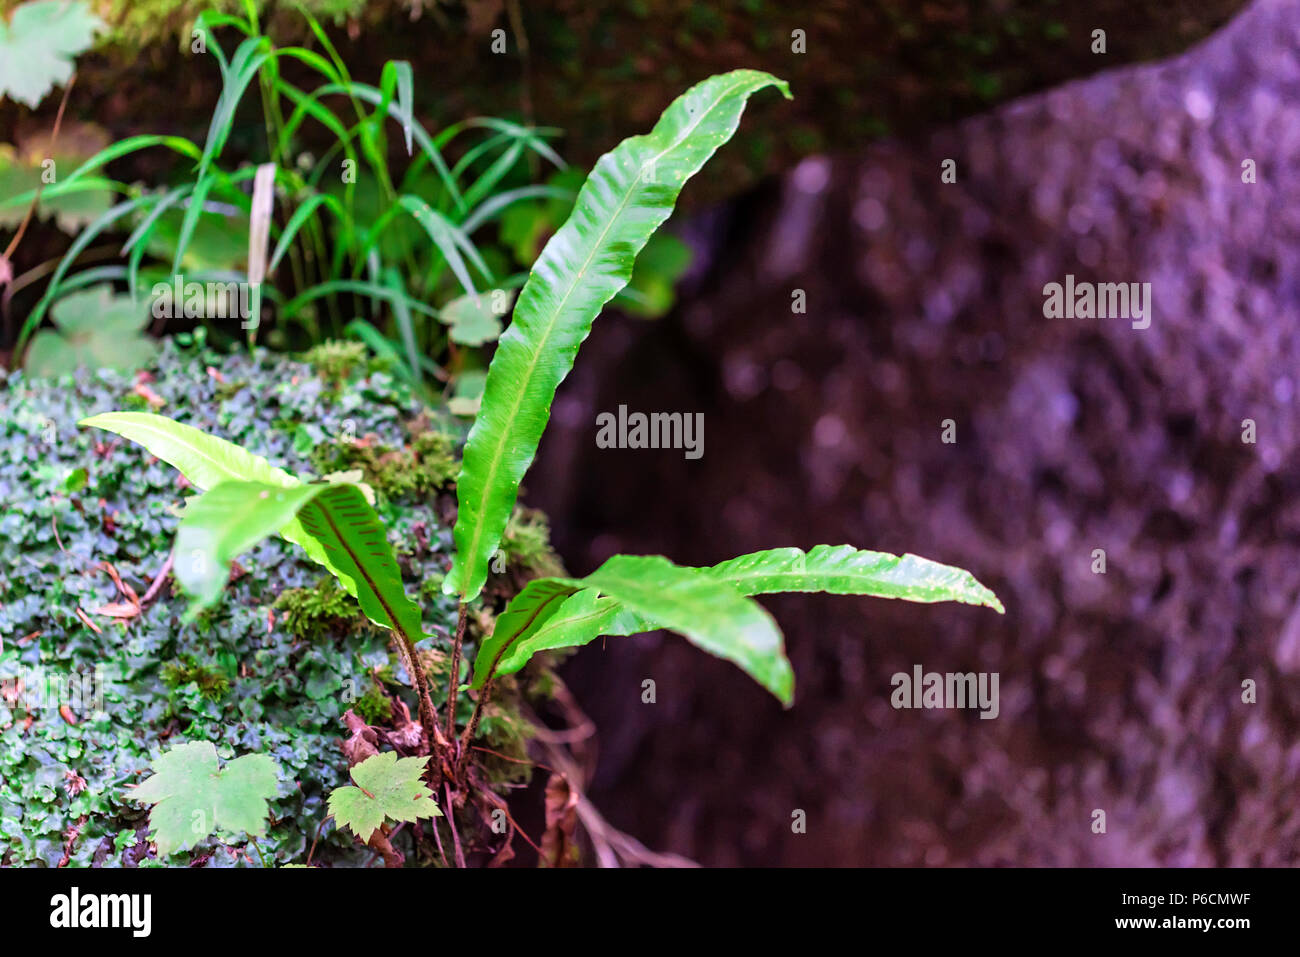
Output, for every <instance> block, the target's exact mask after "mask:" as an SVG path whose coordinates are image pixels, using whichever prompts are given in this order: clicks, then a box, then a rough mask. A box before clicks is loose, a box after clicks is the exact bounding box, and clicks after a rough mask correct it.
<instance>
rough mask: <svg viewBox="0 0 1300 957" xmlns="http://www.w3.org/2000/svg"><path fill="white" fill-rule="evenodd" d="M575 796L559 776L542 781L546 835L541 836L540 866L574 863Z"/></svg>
mask: <svg viewBox="0 0 1300 957" xmlns="http://www.w3.org/2000/svg"><path fill="white" fill-rule="evenodd" d="M578 797H579V794H578V792H577V791H575V790H574V789H573V788H572V787H570V786H569V780H568V778H566V777H565V776H564V775H563V774H552V775H551V777H550V780H548V781H547V782H546V833H545V834H543V835H542V857H541V862H540V863H541V865H542V866H543V867H572V866H573V865H575V864H577V863H578V845H577V844H575V843H574V841H573V832H574V830H576V829H577V826H578Z"/></svg>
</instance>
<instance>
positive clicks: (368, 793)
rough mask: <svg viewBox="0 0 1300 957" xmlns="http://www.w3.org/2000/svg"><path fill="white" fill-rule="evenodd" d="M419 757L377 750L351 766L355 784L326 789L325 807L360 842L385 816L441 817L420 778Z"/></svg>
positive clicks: (424, 760)
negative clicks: (327, 800) (327, 796)
mask: <svg viewBox="0 0 1300 957" xmlns="http://www.w3.org/2000/svg"><path fill="white" fill-rule="evenodd" d="M428 761H429V759H428V757H423V758H402V759H401V760H398V757H397V752H396V751H381V752H380V753H379V754H373V755H371V756H370V757H368V758H366V759H365V760H364V761H362V762H361V763H360V764H357V765H355V766H354V767H353V768H352V780H353V781H354V782H356V787H353V786H352V785H345V786H344V787H341V788H335V789H334V790H333V791H331V792H330V796H329V809H330V813H331V814H333V815H334V820H335V821H337V822H338V824H339V825H340V826H341V827H347V828H351V829H352V831H353V832H354V833H355V834H356V835H357V837H359V838H361V840H363V841H369V840H370V837H371V835H373V834H374V833H375V831H377V830H379V828H380V826H381V825H383V823H384V820H385V819H392V820H394V821H418V820H419V819H420V818H425V817H442V812H441V811H440V810H438V805H437V803H436V802H435V801H434V800H433V793H432V792H431V791H430V790H429V788H428V787H427V786H426V785H425V783H424V782H423V781H422V780H421V776H422V775H423V774H424V766H425V764H427V763H428Z"/></svg>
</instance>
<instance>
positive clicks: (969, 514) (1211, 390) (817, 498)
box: [529, 0, 1300, 866]
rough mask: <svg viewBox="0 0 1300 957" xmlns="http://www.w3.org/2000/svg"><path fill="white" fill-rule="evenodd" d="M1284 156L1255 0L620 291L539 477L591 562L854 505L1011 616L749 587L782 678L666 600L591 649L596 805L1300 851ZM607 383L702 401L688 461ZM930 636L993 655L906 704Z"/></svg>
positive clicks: (1296, 307)
mask: <svg viewBox="0 0 1300 957" xmlns="http://www.w3.org/2000/svg"><path fill="white" fill-rule="evenodd" d="M946 158H952V159H955V160H956V163H957V181H956V183H953V184H943V183H941V182H940V170H941V163H942V162H943V160H944V159H946ZM1246 160H1252V161H1253V163H1254V166H1255V171H1256V172H1255V176H1256V179H1257V182H1254V183H1246V182H1243V162H1244V161H1246ZM1297 182H1300V5H1297V4H1295V3H1289V2H1285V0H1258V2H1256V3H1255V4H1253V5H1252V6H1251V7H1250V8H1249V9H1248V10H1247V11H1246V12H1245V13H1243V14H1242V15H1241V16H1239V17H1238V18H1237V19H1236V20H1235V21H1233V22H1232V23H1231V24H1229V25H1228V26H1227V27H1225V28H1224V29H1223V30H1222V31H1220V32H1219V33H1218V34H1216V35H1215V36H1213V37H1212V38H1211V39H1209V40H1208V41H1206V42H1205V43H1203V44H1202V45H1200V46H1198V47H1196V48H1194V49H1192V50H1191V51H1189V52H1188V53H1186V54H1185V55H1182V56H1179V57H1178V58H1176V59H1172V60H1168V61H1166V62H1162V63H1158V64H1154V65H1149V66H1141V67H1135V68H1125V69H1121V70H1116V71H1112V72H1107V73H1103V74H1100V75H1098V76H1095V77H1092V78H1090V79H1087V80H1084V81H1080V82H1076V83H1073V84H1070V85H1068V86H1065V87H1062V88H1059V89H1055V90H1052V91H1050V92H1048V93H1045V94H1043V95H1038V96H1033V97H1030V98H1027V99H1024V100H1020V101H1016V102H1012V103H1010V104H1007V105H1005V106H1003V107H1002V108H1000V109H998V110H996V111H995V112H993V113H990V114H987V115H983V116H979V117H976V118H974V119H971V120H968V121H966V122H963V123H961V124H959V125H956V126H953V127H951V128H947V129H943V130H940V131H938V132H936V133H934V134H933V135H932V136H930V137H929V138H928V139H924V140H921V141H915V142H890V143H886V144H882V145H879V146H877V147H874V148H871V149H870V150H868V151H865V152H863V153H860V154H858V155H855V156H848V157H839V158H835V159H824V158H815V159H809V160H805V161H804V162H803V163H802V164H801V165H800V166H798V167H797V168H796V169H795V170H794V171H793V172H792V173H790V174H789V175H787V176H785V177H784V178H783V179H782V180H780V181H779V182H778V183H775V184H769V185H768V186H766V187H764V188H762V189H760V190H759V191H758V192H756V193H754V194H752V195H750V196H747V197H745V198H743V199H741V200H739V201H736V202H734V203H733V204H731V205H730V206H728V207H724V208H721V209H719V210H716V211H714V212H713V213H711V214H707V215H704V216H701V217H697V218H696V219H695V220H693V221H692V222H691V223H690V224H689V225H688V226H687V227H686V231H687V233H688V234H689V235H690V236H692V237H693V238H694V239H695V240H696V241H697V243H698V244H699V245H700V247H701V249H702V250H703V252H702V254H701V256H700V257H699V263H698V264H697V268H696V270H695V274H694V276H693V278H692V280H691V283H692V285H691V288H689V289H688V290H686V291H685V294H684V295H683V297H682V305H681V307H680V308H679V309H678V310H677V312H676V313H675V314H674V315H673V316H672V317H670V318H669V319H668V320H665V321H663V322H661V323H659V324H639V323H636V322H633V321H630V320H625V319H621V318H617V317H612V316H610V317H606V318H605V319H603V320H602V321H601V322H600V323H598V324H597V328H596V332H595V333H594V334H593V336H592V339H591V341H590V343H589V344H588V346H587V351H586V352H585V353H584V356H583V359H582V361H580V362H579V363H578V367H577V370H576V372H575V375H574V378H573V379H572V380H571V381H570V382H569V383H567V384H566V386H565V387H564V389H563V390H562V392H561V400H560V402H559V404H558V406H557V409H556V414H555V416H554V420H553V423H552V427H551V431H550V432H549V433H548V436H547V439H546V441H545V442H544V443H543V460H542V462H541V464H540V466H539V468H538V469H537V470H536V471H535V472H534V473H532V474H531V476H530V482H529V485H530V488H531V490H532V491H533V492H534V493H535V494H533V495H532V496H531V498H530V500H531V501H532V502H533V503H534V504H537V505H540V506H541V507H543V508H545V509H546V510H547V511H548V512H549V513H550V514H551V515H552V517H553V518H554V520H555V522H556V525H557V534H556V538H557V544H558V545H559V547H560V549H561V551H562V552H563V553H564V554H565V557H566V560H567V564H568V565H569V566H570V567H571V568H572V569H573V570H574V571H575V572H579V573H581V572H585V571H587V570H589V569H590V568H591V567H594V565H595V564H596V563H597V562H598V561H600V560H601V559H603V558H604V557H605V556H607V555H608V554H611V553H613V552H614V551H629V552H663V553H664V554H667V555H669V556H671V557H672V558H674V559H675V560H677V561H679V562H683V563H692V564H704V563H710V562H714V561H717V560H720V559H722V558H725V557H729V556H730V555H732V554H738V553H742V552H745V551H749V550H753V549H758V548H763V547H770V546H775V545H786V544H796V545H801V546H805V547H806V546H809V545H812V544H815V543H817V542H832V543H839V542H850V543H853V544H856V545H859V546H862V547H869V548H879V549H883V550H890V551H912V552H916V553H918V554H921V555H924V556H926V557H930V558H934V559H937V560H940V561H945V562H950V563H953V564H958V565H962V566H964V567H967V568H969V569H971V570H972V571H973V572H974V573H975V574H976V575H977V577H979V578H980V579H981V580H982V581H984V582H985V583H986V584H988V585H989V586H990V587H992V588H994V590H995V591H997V592H998V594H999V596H1000V597H1001V598H1002V600H1003V602H1004V603H1005V605H1006V607H1007V614H1006V616H1005V617H1004V618H999V617H998V616H996V615H994V614H992V613H991V612H989V611H987V610H984V609H977V608H968V607H964V606H943V605H939V606H922V605H905V604H902V603H897V602H889V601H882V600H875V599H852V598H838V597H831V596H791V597H785V598H780V599H765V600H764V601H765V604H767V605H768V607H769V608H770V609H772V611H773V612H774V613H775V615H776V617H777V619H778V620H779V621H780V622H782V623H783V625H784V626H785V629H786V633H787V640H788V646H789V652H790V655H791V658H792V660H793V663H794V668H795V673H796V675H797V682H798V683H797V702H796V705H795V707H794V709H793V710H792V711H789V712H782V711H781V709H780V708H779V706H778V705H777V704H776V703H775V702H774V701H773V700H771V699H770V698H768V697H767V696H766V694H765V692H763V691H762V690H760V689H759V688H758V687H756V686H755V685H753V684H751V683H750V682H749V681H748V680H747V679H746V678H744V677H743V676H742V675H741V674H740V673H739V672H738V671H736V670H735V669H734V668H732V667H731V666H729V665H727V664H725V663H722V662H718V661H714V660H711V659H709V658H707V657H706V656H705V655H703V654H702V653H701V652H699V651H697V650H695V649H693V648H691V647H690V646H688V645H687V644H686V643H685V642H684V641H682V640H680V639H678V638H675V637H671V636H667V637H643V638H638V639H633V640H621V639H610V640H608V642H606V648H605V651H604V652H603V653H602V652H601V651H600V650H599V647H598V646H593V647H591V648H589V649H587V650H585V651H584V652H582V653H581V654H579V655H578V656H576V658H575V659H574V660H573V662H572V663H571V664H570V665H569V666H568V667H567V671H566V674H567V676H568V680H569V681H570V682H571V684H572V686H573V688H574V690H575V692H576V694H577V696H578V698H579V700H581V701H582V702H583V703H584V705H585V706H586V707H587V709H588V710H589V712H590V714H591V716H592V717H593V718H594V719H595V720H596V722H597V724H598V726H599V727H600V729H601V746H602V751H601V757H600V764H599V770H598V775H597V778H596V780H595V782H594V787H593V790H592V793H591V796H592V798H593V799H594V800H595V802H596V803H597V804H598V805H599V806H600V807H601V808H602V809H603V810H604V812H605V813H606V814H607V816H608V817H609V818H610V820H611V822H612V823H614V824H615V825H617V826H619V827H622V828H624V829H626V830H627V831H629V832H630V833H632V834H635V835H637V836H638V837H639V838H640V839H641V840H643V841H645V842H646V843H647V844H648V845H650V846H652V847H657V848H662V849H665V850H672V851H676V852H678V853H681V854H685V855H688V856H691V857H694V858H696V859H698V860H700V861H701V862H703V863H706V864H787V865H790V864H839V865H844V864H873V865H902V864H909V865H919V864H925V865H957V864H962V865H993V864H1011V863H1018V864H1039V865H1154V864H1161V865H1174V866H1179V865H1216V864H1217V865H1275V866H1277V865H1292V866H1294V865H1295V864H1297V863H1300V804H1298V802H1297V798H1296V793H1297V792H1296V778H1297V773H1298V772H1300V738H1298V736H1297V731H1298V730H1300V604H1298V603H1297V602H1298V599H1300V503H1298V500H1297V497H1296V493H1297V491H1298V490H1300V470H1298V468H1297V466H1300V441H1298V436H1300V432H1298V430H1297V427H1298V426H1300V420H1298V417H1297V403H1296V392H1297V377H1298V376H1300V372H1298V371H1297V370H1300V202H1297V196H1296V192H1295V191H1296V185H1295V184H1296V183H1297ZM1067 274H1071V275H1073V276H1074V277H1075V279H1076V280H1077V281H1080V282H1083V281H1091V282H1126V283H1127V282H1149V283H1151V286H1152V298H1153V301H1154V310H1153V318H1152V321H1151V324H1150V327H1149V328H1146V329H1137V328H1134V327H1133V324H1132V323H1130V322H1129V321H1126V320H1124V319H1118V318H1114V319H1065V318H1056V319H1048V318H1045V317H1044V312H1043V303H1044V295H1043V287H1044V284H1046V283H1049V282H1064V281H1065V277H1066V275H1067ZM794 290H803V291H804V292H805V293H806V296H807V304H808V306H807V313H806V314H794V313H792V311H791V303H792V296H793V291H794ZM620 403H625V404H627V405H628V407H629V408H630V409H633V410H642V411H703V412H704V413H705V425H706V428H705V454H704V457H703V458H702V459H700V460H699V461H687V460H685V458H684V457H683V456H682V455H681V454H680V453H673V452H652V451H634V450H629V451H612V450H610V451H607V450H598V449H596V448H595V443H594V439H593V436H594V434H595V427H594V424H593V423H594V421H595V415H596V413H597V412H599V411H603V410H611V409H616V408H617V406H618V404H620ZM946 419H951V420H953V422H954V424H955V427H956V438H957V441H956V442H955V443H954V444H945V443H943V442H942V441H941V430H942V427H943V425H942V424H943V422H944V420H946ZM1247 419H1250V420H1253V422H1254V425H1255V430H1256V436H1257V441H1256V442H1255V443H1254V444H1250V443H1247V442H1244V441H1243V433H1244V430H1245V426H1243V422H1244V420H1247ZM1095 549H1104V550H1105V555H1106V572H1105V574H1096V573H1094V571H1093V570H1092V569H1093V567H1094V563H1095V558H1094V550H1095ZM918 663H919V664H921V665H923V666H924V667H925V668H926V669H927V670H937V671H989V672H998V673H999V674H1000V676H1001V684H1000V689H1001V702H1000V703H1001V710H1000V715H999V717H998V718H997V719H996V720H980V719H979V717H978V715H977V714H976V713H975V712H972V711H964V712H963V711H907V710H894V709H893V708H891V706H890V701H889V695H890V691H891V685H890V678H891V675H893V674H894V673H895V672H898V671H905V672H910V671H911V669H912V666H913V665H914V664H918ZM647 677H649V678H653V679H655V680H656V682H657V698H658V701H657V703H656V704H654V705H645V704H642V703H641V694H640V691H641V682H642V680H643V679H644V678H647ZM1247 679H1249V680H1251V681H1253V682H1254V683H1255V684H1256V686H1257V693H1258V702H1257V703H1254V704H1248V703H1244V702H1243V700H1242V696H1243V688H1242V683H1243V681H1245V680H1247ZM797 809H802V810H804V811H806V813H807V822H808V823H807V833H806V834H795V833H792V828H791V820H792V814H793V813H794V812H795V811H796V810H797ZM1095 809H1101V810H1104V811H1105V812H1106V822H1107V830H1106V833H1105V834H1104V835H1102V834H1096V833H1093V830H1092V824H1093V820H1094V816H1093V812H1094V810H1095Z"/></svg>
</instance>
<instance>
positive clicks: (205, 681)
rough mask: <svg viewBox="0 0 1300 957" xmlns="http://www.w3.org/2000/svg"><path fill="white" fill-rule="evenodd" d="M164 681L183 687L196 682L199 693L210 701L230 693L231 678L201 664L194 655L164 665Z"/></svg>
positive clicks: (168, 684)
mask: <svg viewBox="0 0 1300 957" xmlns="http://www.w3.org/2000/svg"><path fill="white" fill-rule="evenodd" d="M162 681H163V684H165V685H166V686H167V687H169V688H182V687H184V686H185V685H188V684H194V685H196V686H197V687H198V689H199V694H201V695H202V696H203V697H205V698H207V699H208V700H209V701H220V700H221V699H222V698H224V697H225V696H226V695H227V694H229V693H230V679H229V678H227V677H226V676H225V675H224V674H222V673H221V672H220V671H218V670H217V669H216V668H212V667H210V666H208V665H201V664H199V663H198V662H197V661H196V660H195V658H194V656H193V655H183V656H181V658H180V659H179V660H177V661H168V662H165V663H164V664H163V666H162Z"/></svg>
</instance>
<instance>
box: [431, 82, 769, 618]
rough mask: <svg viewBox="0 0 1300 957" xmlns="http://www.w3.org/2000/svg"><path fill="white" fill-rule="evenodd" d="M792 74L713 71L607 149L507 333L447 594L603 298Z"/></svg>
mask: <svg viewBox="0 0 1300 957" xmlns="http://www.w3.org/2000/svg"><path fill="white" fill-rule="evenodd" d="M767 86H776V87H778V88H779V89H780V90H781V91H782V92H783V93H785V95H786V96H789V90H788V88H787V86H786V84H785V83H784V82H783V81H781V80H778V79H776V78H775V77H773V76H771V75H769V74H767V73H762V72H759V71H756V70H736V71H734V72H731V73H727V74H723V75H721V76H715V77H711V78H709V79H707V80H705V81H704V82H703V83H699V84H697V85H696V86H694V87H692V88H691V89H689V90H687V91H686V93H684V94H682V95H681V96H680V97H678V98H677V99H676V100H674V101H673V103H672V104H671V105H670V106H669V107H668V109H666V110H665V111H664V113H663V115H662V116H661V117H660V119H659V122H658V123H657V124H655V128H654V129H653V130H652V131H651V132H650V133H649V134H648V135H645V136H634V137H632V138H630V139H627V140H624V141H623V142H622V143H620V144H619V145H618V146H617V147H616V148H615V149H614V150H613V151H612V152H610V153H607V154H605V155H604V156H602V157H601V158H600V160H598V161H597V163H596V166H595V168H594V169H593V170H592V172H591V175H590V176H588V177H587V181H586V183H585V184H584V185H583V187H582V189H581V191H580V192H579V193H578V199H577V202H576V204H575V206H574V209H573V212H572V213H571V214H570V216H569V218H568V220H567V221H566V222H565V224H564V225H563V226H561V227H560V229H559V230H558V231H557V232H556V233H555V235H554V236H552V237H551V239H550V241H549V242H548V243H547V244H546V247H545V248H544V249H543V250H542V254H541V256H540V257H539V258H538V260H537V263H536V264H535V265H534V266H533V269H532V273H531V274H530V276H529V278H528V282H527V283H526V284H525V285H524V288H523V291H522V292H521V293H520V296H519V302H518V304H517V305H516V307H515V311H514V319H513V321H512V322H511V324H510V327H509V328H508V329H507V330H506V331H505V333H504V334H503V335H502V336H501V339H500V342H499V343H498V345H497V350H496V355H495V356H494V357H493V359H492V364H491V366H490V368H489V371H488V378H487V385H486V387H485V390H484V394H483V402H482V405H481V407H480V409H479V413H478V417H477V418H476V420H475V422H474V426H473V428H472V429H471V431H470V434H469V439H468V442H467V444H466V447H465V455H464V462H463V467H462V470H461V474H460V479H459V481H458V482H457V489H456V493H457V499H458V502H459V512H458V514H457V517H456V527H455V533H454V534H455V540H456V557H455V560H454V563H453V565H452V569H451V572H450V574H448V576H447V579H446V581H445V583H444V586H443V587H444V590H445V591H446V592H447V593H448V594H454V593H459V594H460V596H461V599H462V600H463V601H469V600H471V599H473V598H475V597H476V596H477V595H478V594H479V592H480V591H481V590H482V588H483V584H484V582H485V581H486V580H487V570H488V562H489V561H490V559H491V557H492V553H493V552H494V551H496V548H497V546H498V544H499V543H500V541H501V535H502V534H503V532H504V531H505V527H506V522H507V520H508V519H509V517H510V513H511V512H512V510H513V509H514V504H515V500H516V498H517V497H518V494H519V484H520V482H521V481H522V480H523V476H524V473H525V472H526V471H527V470H528V467H529V466H530V465H531V464H532V461H533V457H534V456H535V455H536V452H537V445H538V442H539V440H540V439H541V435H542V431H543V430H544V429H545V428H546V422H547V419H548V418H549V417H550V407H551V401H552V399H553V398H554V397H555V390H556V388H557V387H558V386H559V384H560V382H561V381H562V380H563V379H564V377H565V376H566V375H568V373H569V370H570V369H571V368H572V367H573V360H574V357H575V356H576V355H577V352H578V348H579V347H580V346H581V345H582V342H583V340H584V339H586V337H587V334H588V333H589V332H590V331H591V325H592V323H593V322H594V321H595V318H596V316H597V315H598V314H599V313H600V311H601V309H602V308H603V307H604V305H605V304H606V303H607V302H609V300H610V299H612V298H613V297H614V296H615V295H616V294H617V293H618V291H619V290H620V289H622V288H623V287H624V286H625V285H627V282H628V280H629V279H630V278H631V275H632V266H633V263H634V262H635V260H636V256H637V253H638V252H640V251H641V249H642V247H644V246H645V244H646V242H647V241H648V240H649V239H650V236H651V235H652V234H653V233H654V231H655V230H656V229H658V228H659V226H660V225H661V224H662V223H663V222H664V220H666V219H667V218H668V216H669V214H670V213H671V212H672V209H673V205H674V204H675V203H676V201H677V196H678V194H679V193H680V192H681V189H682V186H683V185H684V184H685V182H686V181H687V180H688V179H690V177H691V176H693V175H694V174H695V173H696V172H698V171H699V169H700V168H701V167H702V166H703V165H704V163H705V162H706V161H707V160H708V159H709V157H710V156H712V155H713V153H714V151H715V150H717V148H718V147H719V146H721V145H722V144H723V143H725V142H726V141H727V140H728V139H730V138H731V135H732V133H734V132H735V130H736V126H737V125H738V124H739V122H740V116H741V113H742V112H743V111H744V108H745V104H746V102H747V101H748V99H749V97H750V95H751V94H753V93H755V92H757V91H758V90H761V89H763V88H764V87H767Z"/></svg>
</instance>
